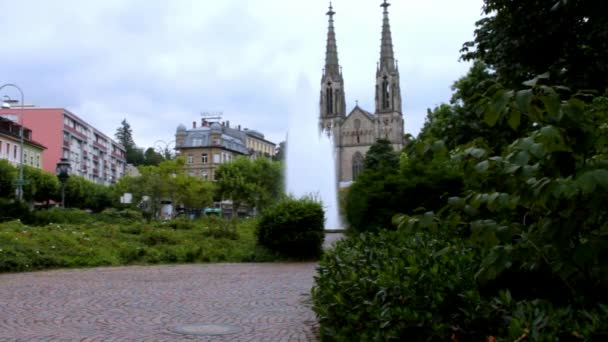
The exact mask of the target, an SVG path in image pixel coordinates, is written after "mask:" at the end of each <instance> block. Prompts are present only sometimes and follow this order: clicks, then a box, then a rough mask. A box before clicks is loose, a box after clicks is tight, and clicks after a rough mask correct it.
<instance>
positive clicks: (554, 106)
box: [540, 93, 561, 121]
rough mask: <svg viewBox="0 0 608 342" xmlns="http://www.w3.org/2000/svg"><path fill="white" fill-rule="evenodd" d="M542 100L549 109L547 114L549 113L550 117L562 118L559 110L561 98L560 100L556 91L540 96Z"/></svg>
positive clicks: (546, 108)
mask: <svg viewBox="0 0 608 342" xmlns="http://www.w3.org/2000/svg"><path fill="white" fill-rule="evenodd" d="M540 100H541V101H542V102H543V104H544V105H545V110H546V111H547V114H548V115H549V117H550V118H552V119H554V120H558V121H559V119H561V116H560V111H559V109H560V100H559V97H558V95H557V94H555V93H552V94H549V95H547V96H542V97H541V98H540Z"/></svg>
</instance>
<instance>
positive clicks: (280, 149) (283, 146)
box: [272, 141, 287, 161]
mask: <svg viewBox="0 0 608 342" xmlns="http://www.w3.org/2000/svg"><path fill="white" fill-rule="evenodd" d="M286 157H287V142H286V141H281V142H280V143H279V146H277V152H276V153H275V155H274V156H273V157H272V160H275V161H285V158H286Z"/></svg>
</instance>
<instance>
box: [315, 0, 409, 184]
mask: <svg viewBox="0 0 608 342" xmlns="http://www.w3.org/2000/svg"><path fill="white" fill-rule="evenodd" d="M389 6H390V4H389V3H387V1H386V0H384V2H383V3H382V4H381V5H380V7H382V8H383V13H382V14H383V21H382V38H381V44H380V60H379V62H378V64H377V66H376V88H375V91H376V101H375V104H376V106H375V107H376V108H375V109H374V112H373V113H372V112H369V111H367V110H365V109H363V108H361V107H359V105H358V104H357V105H356V106H355V107H354V108H353V110H352V111H350V113H348V114H346V103H345V95H344V79H343V77H342V68H341V67H340V64H339V63H338V47H337V43H336V33H335V30H334V15H335V14H336V13H335V12H334V11H333V7H332V5H331V3H330V5H329V11H328V12H327V15H328V16H329V27H328V31H327V47H326V52H325V68H324V69H323V75H322V77H321V94H320V107H321V108H320V109H321V110H320V114H319V128H320V130H321V131H322V132H323V133H324V134H327V135H329V136H331V137H332V138H333V142H334V147H335V149H336V155H335V156H336V172H337V177H338V181H339V183H340V184H341V185H347V184H350V183H351V182H353V181H355V180H356V179H357V175H358V174H359V173H360V172H361V171H362V170H363V160H364V159H365V154H366V153H367V151H368V150H369V148H370V146H371V145H372V144H374V143H375V142H376V141H377V140H378V139H386V140H388V141H390V142H391V145H392V146H393V148H394V149H395V151H400V150H401V149H402V148H403V146H404V135H403V114H402V111H401V88H400V85H399V67H398V65H397V61H396V60H395V56H394V53H393V42H392V37H391V28H390V24H389V18H388V7H389Z"/></svg>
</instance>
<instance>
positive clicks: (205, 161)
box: [201, 153, 208, 164]
mask: <svg viewBox="0 0 608 342" xmlns="http://www.w3.org/2000/svg"><path fill="white" fill-rule="evenodd" d="M201 162H202V163H203V164H207V162H208V159H207V153H203V154H201Z"/></svg>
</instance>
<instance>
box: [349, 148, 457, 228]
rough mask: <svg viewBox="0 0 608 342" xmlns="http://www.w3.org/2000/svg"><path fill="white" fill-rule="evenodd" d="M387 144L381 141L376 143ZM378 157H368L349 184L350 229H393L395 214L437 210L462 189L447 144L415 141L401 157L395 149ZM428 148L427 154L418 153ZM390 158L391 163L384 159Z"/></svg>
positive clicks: (373, 155)
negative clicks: (423, 143)
mask: <svg viewBox="0 0 608 342" xmlns="http://www.w3.org/2000/svg"><path fill="white" fill-rule="evenodd" d="M378 145H380V146H382V145H385V143H384V142H382V141H380V142H378V143H377V144H375V145H374V146H372V149H370V152H371V151H373V150H377V149H378V148H376V149H374V147H376V146H378ZM388 148H389V149H390V150H389V151H386V152H384V153H383V156H384V157H379V156H377V155H376V154H374V153H372V154H371V155H369V154H368V155H367V156H366V159H365V161H366V165H368V167H366V169H364V171H363V172H362V173H361V174H360V175H359V177H358V179H357V181H356V182H355V183H354V184H353V185H352V186H351V187H350V189H349V191H348V195H347V196H346V199H345V203H346V218H347V220H348V223H349V227H348V232H349V233H351V234H357V233H360V232H377V231H379V230H382V229H394V226H393V225H392V219H393V216H395V215H396V214H398V213H402V212H404V211H406V212H415V211H416V210H417V209H418V208H424V209H426V210H438V209H440V208H441V207H443V206H444V205H445V199H447V198H448V197H450V196H453V195H457V194H459V193H460V191H462V186H463V180H462V177H463V176H462V173H461V172H460V171H459V170H458V169H457V168H455V167H454V166H453V165H451V163H450V161H449V159H448V156H447V150H446V148H445V146H444V145H443V144H441V143H437V144H434V145H432V146H430V147H429V146H421V145H417V144H412V145H411V146H409V147H408V150H409V151H410V153H408V152H407V151H406V152H405V153H404V154H403V155H402V158H401V161H399V160H398V157H397V153H396V152H394V151H392V148H391V147H390V146H388ZM423 148H426V149H427V151H426V152H428V153H426V155H425V156H422V155H421V154H418V153H416V152H417V151H418V150H421V149H423ZM383 158H387V159H388V162H386V161H382V160H383Z"/></svg>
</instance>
